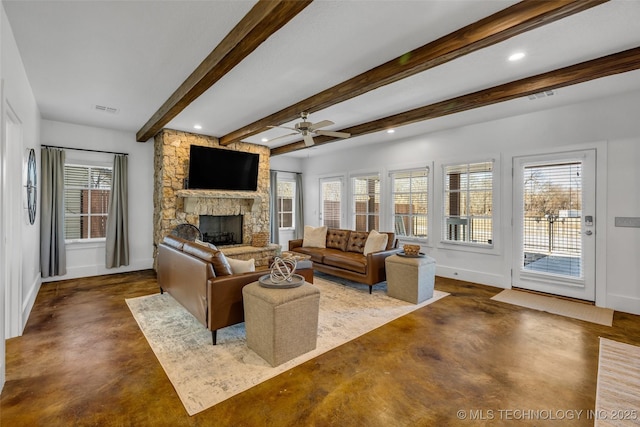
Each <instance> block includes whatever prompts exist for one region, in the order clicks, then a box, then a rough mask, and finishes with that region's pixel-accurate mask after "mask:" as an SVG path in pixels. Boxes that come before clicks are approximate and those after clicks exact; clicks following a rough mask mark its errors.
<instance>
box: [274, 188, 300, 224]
mask: <svg viewBox="0 0 640 427" xmlns="http://www.w3.org/2000/svg"><path fill="white" fill-rule="evenodd" d="M295 194H296V183H295V182H294V181H280V180H278V227H280V228H294V227H295V224H294V220H293V218H294V210H293V199H294V198H295Z"/></svg>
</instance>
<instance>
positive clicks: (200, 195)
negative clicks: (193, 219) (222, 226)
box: [176, 190, 262, 213]
mask: <svg viewBox="0 0 640 427" xmlns="http://www.w3.org/2000/svg"><path fill="white" fill-rule="evenodd" d="M176 195H177V196H178V197H182V198H183V199H184V211H185V212H189V213H196V212H197V210H198V208H197V206H198V205H199V204H200V203H202V201H201V199H241V200H248V201H249V202H250V203H251V211H252V212H258V211H259V210H260V206H261V203H262V196H261V195H260V193H258V192H253V191H225V190H179V191H177V192H176Z"/></svg>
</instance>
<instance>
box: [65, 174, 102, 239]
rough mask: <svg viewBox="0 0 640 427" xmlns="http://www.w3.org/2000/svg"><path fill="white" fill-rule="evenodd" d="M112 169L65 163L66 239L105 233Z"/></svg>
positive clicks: (99, 236)
mask: <svg viewBox="0 0 640 427" xmlns="http://www.w3.org/2000/svg"><path fill="white" fill-rule="evenodd" d="M111 178H112V168H110V167H105V166H89V165H75V164H66V165H65V166H64V234H65V239H66V240H88V239H102V238H104V237H105V236H106V224H107V214H108V210H109V196H110V194H111Z"/></svg>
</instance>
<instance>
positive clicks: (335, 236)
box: [289, 228, 401, 293]
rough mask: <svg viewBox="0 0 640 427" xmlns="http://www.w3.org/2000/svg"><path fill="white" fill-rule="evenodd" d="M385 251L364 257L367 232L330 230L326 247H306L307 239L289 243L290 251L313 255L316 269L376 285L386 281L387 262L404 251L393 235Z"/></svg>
mask: <svg viewBox="0 0 640 427" xmlns="http://www.w3.org/2000/svg"><path fill="white" fill-rule="evenodd" d="M384 234H387V235H388V236H389V237H388V239H387V245H386V247H385V248H384V250H381V251H377V252H373V253H368V254H367V255H364V248H365V244H366V241H367V238H368V236H369V232H367V231H352V230H344V229H338V228H329V229H327V237H326V243H325V245H326V247H325V248H319V247H304V245H303V242H304V239H296V240H290V241H289V251H291V252H298V253H302V254H305V255H310V256H311V261H313V268H314V269H315V270H318V271H321V272H323V273H327V274H331V275H333V276H338V277H342V278H344V279H347V280H352V281H354V282H358V283H364V284H367V285H369V293H371V291H372V288H373V285H375V284H376V283H380V282H382V281H384V280H386V272H385V259H386V258H387V257H388V256H391V255H393V254H395V253H398V252H400V251H401V249H398V248H397V245H398V243H397V240H396V239H395V234H394V233H392V232H385V233H384Z"/></svg>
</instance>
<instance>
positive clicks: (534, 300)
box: [491, 289, 613, 326]
mask: <svg viewBox="0 0 640 427" xmlns="http://www.w3.org/2000/svg"><path fill="white" fill-rule="evenodd" d="M491 299H492V300H496V301H501V302H506V303H508V304H513V305H519V306H521V307H527V308H531V309H533V310H539V311H546V312H547V313H552V314H558V315H560V316H565V317H571V318H573V319H578V320H584V321H586V322H591V323H597V324H599V325H604V326H611V325H613V310H611V309H609V308H602V307H596V306H594V305H589V304H583V303H580V302H574V301H568V300H565V299H562V298H554V297H550V296H545V295H537V294H533V293H531V292H523V291H516V290H513V289H505V290H504V291H502V292H500V293H499V294H498V295H495V296H494V297H492V298H491Z"/></svg>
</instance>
